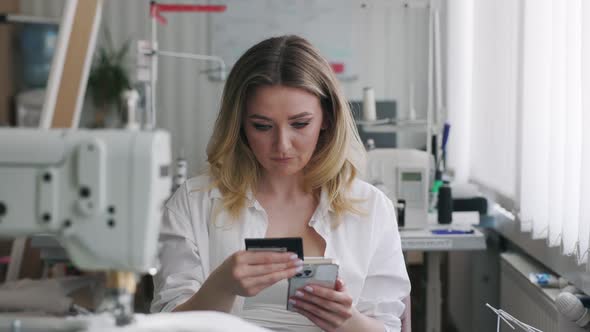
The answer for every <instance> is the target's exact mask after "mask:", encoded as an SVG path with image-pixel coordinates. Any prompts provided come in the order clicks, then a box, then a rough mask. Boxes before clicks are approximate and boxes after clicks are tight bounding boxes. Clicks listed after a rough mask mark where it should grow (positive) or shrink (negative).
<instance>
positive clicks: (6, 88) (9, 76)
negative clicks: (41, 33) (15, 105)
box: [0, 0, 19, 126]
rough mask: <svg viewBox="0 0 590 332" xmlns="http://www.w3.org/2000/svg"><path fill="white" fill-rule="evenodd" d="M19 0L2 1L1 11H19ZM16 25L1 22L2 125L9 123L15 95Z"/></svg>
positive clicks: (0, 80) (0, 99)
mask: <svg viewBox="0 0 590 332" xmlns="http://www.w3.org/2000/svg"><path fill="white" fill-rule="evenodd" d="M18 9H19V1H18V0H2V1H0V13H17V12H18ZM14 31H15V29H14V27H13V26H11V25H10V24H0V126H4V125H7V124H8V121H9V119H10V117H9V115H10V112H11V111H12V98H13V96H14V93H15V91H14V88H15V87H14V72H13V70H12V67H13V60H14V59H13V52H14V49H13V45H14V44H13V39H14Z"/></svg>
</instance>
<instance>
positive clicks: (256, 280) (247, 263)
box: [209, 250, 303, 297]
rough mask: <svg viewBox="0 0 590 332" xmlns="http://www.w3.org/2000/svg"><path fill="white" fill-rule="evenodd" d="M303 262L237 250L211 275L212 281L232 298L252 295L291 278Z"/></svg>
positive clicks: (292, 257) (288, 255) (281, 255)
mask: <svg viewBox="0 0 590 332" xmlns="http://www.w3.org/2000/svg"><path fill="white" fill-rule="evenodd" d="M302 265H303V261H301V260H300V259H299V258H297V255H296V254H294V253H274V252H261V251H244V250H243V251H238V252H236V253H234V254H233V255H231V256H230V257H228V258H227V259H226V260H225V261H224V262H223V263H222V264H221V265H220V266H219V267H218V268H217V269H216V270H215V271H213V273H212V274H211V277H212V278H209V279H212V280H217V281H218V283H217V284H218V286H219V287H221V288H223V289H226V290H229V291H230V292H231V294H232V295H239V296H246V297H249V296H255V295H256V294H258V293H260V291H262V290H263V289H265V288H267V287H269V286H272V285H273V284H275V283H276V282H278V281H280V280H283V279H288V278H291V277H293V276H294V275H295V274H296V273H297V272H300V271H301V269H302Z"/></svg>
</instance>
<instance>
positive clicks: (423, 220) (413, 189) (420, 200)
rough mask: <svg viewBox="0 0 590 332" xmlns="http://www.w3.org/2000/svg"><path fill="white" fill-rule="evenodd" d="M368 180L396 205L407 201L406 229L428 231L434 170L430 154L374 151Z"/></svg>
mask: <svg viewBox="0 0 590 332" xmlns="http://www.w3.org/2000/svg"><path fill="white" fill-rule="evenodd" d="M367 160H368V165H367V172H366V176H365V179H366V180H367V181H368V182H369V183H371V184H373V185H374V186H376V187H377V188H379V189H381V190H382V191H383V192H384V193H385V194H386V195H387V196H388V197H389V198H390V199H391V201H392V202H393V203H394V204H395V203H396V202H397V201H398V200H399V199H403V200H405V218H404V219H405V225H404V228H408V229H409V228H424V227H425V226H426V224H427V221H428V206H429V199H428V192H429V184H430V178H431V176H430V170H431V169H433V166H432V164H433V163H434V162H433V160H432V158H431V156H430V155H429V154H428V153H427V152H426V151H419V150H411V149H372V150H369V151H368V152H367Z"/></svg>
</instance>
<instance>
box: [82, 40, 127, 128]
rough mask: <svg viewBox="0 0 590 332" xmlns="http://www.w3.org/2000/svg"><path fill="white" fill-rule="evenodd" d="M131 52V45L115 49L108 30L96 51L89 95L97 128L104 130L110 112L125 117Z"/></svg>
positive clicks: (125, 44)
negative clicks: (124, 96) (128, 66)
mask: <svg viewBox="0 0 590 332" xmlns="http://www.w3.org/2000/svg"><path fill="white" fill-rule="evenodd" d="M128 51H129V41H127V42H125V43H124V44H123V46H121V48H119V49H115V47H114V46H113V42H112V39H111V36H110V33H109V31H108V30H105V40H104V43H103V45H101V46H100V47H99V48H98V50H97V53H96V57H95V58H94V63H93V66H92V69H91V70H90V75H89V78H88V92H89V93H90V97H91V99H92V103H93V104H94V106H95V107H96V110H95V117H94V119H95V123H94V127H95V128H102V127H105V119H106V118H107V116H108V115H109V113H111V112H116V113H117V116H119V117H120V118H121V117H122V116H123V114H122V113H123V112H122V111H121V108H122V107H121V94H122V92H123V91H125V90H127V89H129V88H130V87H131V79H130V77H129V72H128V69H127V67H126V61H127V53H128ZM122 120H123V119H122Z"/></svg>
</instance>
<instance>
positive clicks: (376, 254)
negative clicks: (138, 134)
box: [151, 176, 410, 331]
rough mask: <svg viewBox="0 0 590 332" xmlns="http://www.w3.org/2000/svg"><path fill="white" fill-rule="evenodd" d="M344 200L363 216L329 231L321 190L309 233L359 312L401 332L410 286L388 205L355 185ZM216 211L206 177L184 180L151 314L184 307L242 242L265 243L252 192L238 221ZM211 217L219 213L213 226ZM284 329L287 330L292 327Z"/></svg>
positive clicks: (164, 235)
mask: <svg viewBox="0 0 590 332" xmlns="http://www.w3.org/2000/svg"><path fill="white" fill-rule="evenodd" d="M348 194H349V195H350V197H351V198H357V199H361V200H362V201H361V202H360V203H359V205H358V207H359V208H360V209H361V210H362V211H363V212H364V214H363V215H356V214H352V213H345V214H343V215H342V216H341V217H340V218H341V219H340V224H339V225H338V226H337V227H333V226H332V225H333V218H335V217H334V215H333V212H332V209H331V207H330V206H329V204H328V198H327V194H326V193H325V191H322V194H321V195H320V202H319V204H318V207H317V209H316V211H315V212H314V214H313V216H312V217H311V220H310V221H309V226H311V227H313V229H314V230H315V231H316V232H317V233H318V234H319V235H320V236H321V237H322V238H323V239H324V240H325V242H326V251H325V255H324V256H325V257H330V258H333V259H335V260H336V262H337V263H338V265H339V277H340V278H341V279H342V280H343V281H344V283H345V285H346V288H347V291H348V293H349V295H350V296H351V297H352V299H353V305H355V306H356V308H357V310H359V311H360V312H361V313H363V314H366V315H368V316H370V317H373V318H375V319H378V320H380V321H382V322H383V323H385V326H386V330H387V331H399V330H400V326H401V323H400V319H399V317H400V316H401V315H402V313H403V311H404V308H405V306H404V304H403V303H402V300H403V299H404V298H405V297H407V296H409V293H410V281H409V278H408V274H407V271H406V267H405V263H404V258H403V255H402V251H401V241H400V236H399V232H398V229H397V222H396V218H395V212H394V208H393V204H392V203H391V200H389V198H387V197H386V196H385V194H383V193H382V192H381V191H379V190H378V189H376V188H375V187H373V186H371V185H370V184H368V183H366V182H364V181H361V180H358V179H357V180H355V181H354V182H353V184H352V186H351V188H350V191H349V193H348ZM221 204H222V195H221V193H220V191H219V190H218V189H216V188H210V178H209V177H207V176H199V177H196V178H192V179H190V180H188V181H187V182H186V183H185V184H184V185H183V186H181V187H180V188H179V189H178V191H177V192H176V193H175V194H174V195H173V197H172V198H171V199H170V200H169V201H168V202H167V204H166V207H165V210H164V217H163V221H162V226H161V231H160V244H161V248H160V264H161V268H160V270H159V271H158V273H157V274H156V275H155V276H154V285H155V292H154V300H153V302H152V307H151V310H152V312H158V311H171V310H172V309H174V308H175V307H176V306H178V305H180V304H182V303H184V302H185V301H187V300H188V299H189V298H190V297H191V296H193V294H195V292H197V291H198V290H199V288H200V287H201V285H202V284H203V282H204V281H205V280H206V279H207V277H208V276H209V275H210V274H211V272H212V271H213V270H215V269H216V268H217V267H218V266H219V265H221V264H222V263H223V261H224V260H225V259H226V258H228V257H229V256H231V255H232V254H233V253H235V252H236V251H239V250H244V248H245V243H244V239H246V238H263V237H265V234H266V230H267V226H268V220H267V217H266V213H265V211H264V209H263V208H262V206H261V205H260V204H259V203H258V202H257V201H256V199H255V198H254V197H253V195H252V193H249V194H248V199H247V204H246V208H245V209H244V211H243V213H242V217H241V219H240V220H239V221H236V220H235V219H233V218H232V217H231V216H230V215H229V212H227V211H225V210H222V209H219V208H218V207H220V206H221ZM214 208H215V209H214ZM214 210H220V212H218V213H216V214H215V217H214V220H212V214H213V213H214ZM286 301H287V299H286V294H285V303H286ZM243 307H244V298H242V297H237V300H236V301H235V303H234V306H233V309H232V313H233V314H236V315H238V316H244V317H245V318H251V317H249V316H248V315H245V314H244V312H243ZM285 312H286V313H288V314H292V313H290V312H287V311H286V310H285ZM293 314H294V313H293ZM269 315H272V313H269ZM294 315H296V314H294ZM282 317H283V318H284V317H289V316H284V315H283V316H282ZM262 318H263V320H272V317H262ZM287 319H288V318H287ZM283 324H285V325H283V327H284V326H288V325H289V322H283ZM271 327H272V326H271Z"/></svg>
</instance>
